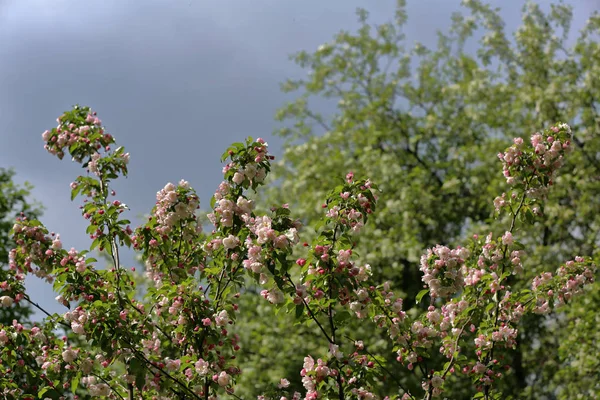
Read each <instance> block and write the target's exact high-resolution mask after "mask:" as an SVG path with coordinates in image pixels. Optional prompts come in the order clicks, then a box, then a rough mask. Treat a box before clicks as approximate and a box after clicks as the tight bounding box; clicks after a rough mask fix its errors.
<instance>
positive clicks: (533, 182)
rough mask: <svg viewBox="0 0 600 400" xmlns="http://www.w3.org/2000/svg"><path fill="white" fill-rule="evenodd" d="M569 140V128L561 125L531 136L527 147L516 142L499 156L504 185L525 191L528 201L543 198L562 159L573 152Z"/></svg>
mask: <svg viewBox="0 0 600 400" xmlns="http://www.w3.org/2000/svg"><path fill="white" fill-rule="evenodd" d="M571 140H572V136H571V128H570V127H569V125H567V124H564V123H559V124H557V125H555V126H552V127H551V128H550V129H547V130H545V131H543V132H537V133H534V134H533V135H532V136H531V139H530V141H529V143H526V142H525V141H524V140H523V139H522V138H515V139H514V144H513V145H512V146H511V147H509V148H508V149H506V151H505V152H504V153H499V154H498V158H499V159H500V160H501V161H502V163H503V172H504V176H505V177H506V182H507V183H508V184H509V185H513V186H517V185H522V186H523V187H526V188H527V189H526V190H527V191H528V194H529V195H530V196H531V197H544V194H545V191H546V189H547V186H549V185H551V184H552V178H553V177H554V175H555V173H556V171H557V170H558V169H559V168H560V167H561V166H562V164H563V160H564V155H565V154H566V153H568V152H569V151H570V150H571V149H572V144H571Z"/></svg>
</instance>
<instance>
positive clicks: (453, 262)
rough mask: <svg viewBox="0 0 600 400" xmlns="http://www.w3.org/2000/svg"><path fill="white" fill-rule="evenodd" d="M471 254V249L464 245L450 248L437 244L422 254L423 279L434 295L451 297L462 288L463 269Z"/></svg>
mask: <svg viewBox="0 0 600 400" xmlns="http://www.w3.org/2000/svg"><path fill="white" fill-rule="evenodd" d="M469 255H470V254H469V250H468V249H466V248H464V247H459V248H457V249H450V248H448V247H446V246H441V245H437V246H435V247H434V248H432V249H428V250H427V253H426V254H424V255H423V256H421V268H420V269H421V272H423V277H422V280H423V282H425V284H426V285H427V286H428V287H429V289H430V293H431V296H432V297H449V296H451V295H453V294H454V293H456V292H458V291H459V290H460V289H461V288H462V286H463V284H464V282H463V280H464V278H463V274H462V269H463V266H464V262H465V260H466V259H467V258H469Z"/></svg>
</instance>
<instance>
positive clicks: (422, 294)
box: [415, 289, 429, 304]
mask: <svg viewBox="0 0 600 400" xmlns="http://www.w3.org/2000/svg"><path fill="white" fill-rule="evenodd" d="M427 293H429V289H423V290H421V291H420V292H419V293H417V297H415V302H416V303H417V304H419V303H420V302H421V299H422V298H423V296H425V295H426V294H427Z"/></svg>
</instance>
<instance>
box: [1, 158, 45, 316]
mask: <svg viewBox="0 0 600 400" xmlns="http://www.w3.org/2000/svg"><path fill="white" fill-rule="evenodd" d="M14 176H15V171H13V170H12V169H6V168H0V282H4V281H6V280H7V274H8V253H9V252H10V250H11V249H12V248H13V247H14V243H13V242H12V240H11V237H10V235H9V234H8V233H9V232H10V230H11V229H12V227H13V225H14V223H15V218H16V217H18V216H19V215H20V214H21V213H23V214H24V215H25V216H27V217H28V218H38V217H39V216H40V215H41V212H42V207H41V205H40V204H38V203H36V202H34V201H31V199H29V195H30V192H31V189H32V187H31V185H29V184H28V183H27V182H25V183H24V184H23V185H18V184H16V183H15V182H14ZM32 313H33V312H32V309H31V307H30V306H29V304H27V303H26V302H25V301H21V302H19V303H18V304H16V305H14V306H12V307H0V325H11V324H12V321H13V319H16V320H17V321H19V322H21V323H23V322H24V321H28V320H29V317H30V316H31V314H32Z"/></svg>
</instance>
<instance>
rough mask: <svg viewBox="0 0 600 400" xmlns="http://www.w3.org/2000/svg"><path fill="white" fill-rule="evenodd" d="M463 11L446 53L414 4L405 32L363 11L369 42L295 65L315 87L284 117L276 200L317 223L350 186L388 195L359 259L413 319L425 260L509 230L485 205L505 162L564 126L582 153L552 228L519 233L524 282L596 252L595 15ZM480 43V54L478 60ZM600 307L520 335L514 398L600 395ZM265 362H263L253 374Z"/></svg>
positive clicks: (447, 35) (548, 223) (470, 6)
mask: <svg viewBox="0 0 600 400" xmlns="http://www.w3.org/2000/svg"><path fill="white" fill-rule="evenodd" d="M463 6H464V9H463V11H462V12H457V13H455V14H454V15H453V16H452V26H451V29H450V30H449V31H448V32H439V34H438V44H437V47H434V48H428V47H426V46H425V45H423V44H420V43H408V42H407V41H406V40H405V37H404V34H403V33H402V27H403V25H404V24H405V23H406V21H407V18H409V17H410V16H409V15H407V14H406V10H405V4H404V2H403V1H399V2H398V6H397V11H396V14H395V17H394V20H393V21H392V22H389V23H385V24H381V25H373V24H371V23H369V18H368V11H367V10H358V18H359V22H360V24H361V26H360V29H358V31H356V32H347V31H341V32H340V33H339V34H338V35H336V36H335V37H334V38H333V40H332V41H330V42H328V43H325V44H323V45H321V46H320V47H319V48H318V49H317V50H316V51H315V52H307V51H302V52H299V53H297V54H295V55H294V56H293V59H294V60H295V61H296V63H297V64H298V65H300V66H301V67H303V68H304V69H305V70H306V72H307V76H308V77H307V78H305V79H299V80H290V81H288V82H285V83H284V84H283V85H282V88H283V90H284V91H286V92H292V93H297V99H296V100H295V101H293V102H291V103H289V104H287V105H286V106H284V107H283V108H282V109H281V110H280V111H279V113H278V114H277V118H278V119H279V120H280V121H282V122H283V127H282V128H281V129H280V130H279V131H278V133H279V134H280V135H281V136H283V137H284V138H286V139H287V145H286V146H285V154H284V157H283V159H282V160H281V161H280V162H279V163H278V164H277V166H276V168H275V170H274V173H275V175H276V177H277V179H278V182H280V183H281V184H280V186H279V187H277V188H275V189H273V190H272V191H271V198H270V203H269V202H266V203H268V204H271V203H273V204H280V203H281V202H283V201H288V202H290V199H293V201H291V202H290V206H291V207H293V208H294V209H298V210H301V213H300V214H301V215H303V216H305V220H304V222H306V223H307V225H309V226H310V225H311V224H312V223H313V221H317V220H318V216H319V214H320V201H321V199H322V198H323V196H324V195H325V193H326V192H327V191H328V188H330V187H331V186H332V185H334V184H335V183H336V182H337V179H339V176H342V174H344V173H346V172H348V171H353V172H354V173H356V174H357V175H359V176H369V177H371V178H372V179H373V180H374V181H375V182H379V183H380V188H381V191H382V192H381V198H380V202H379V208H378V211H377V214H376V215H375V217H374V220H373V223H372V224H371V225H369V226H367V227H366V228H365V230H364V231H363V232H362V234H361V235H360V237H359V238H357V241H358V243H357V247H356V251H357V254H360V256H361V259H362V260H363V261H365V262H368V263H370V264H371V267H372V268H373V271H374V273H375V274H378V276H379V277H380V278H381V279H382V280H389V281H391V282H393V286H394V287H396V288H397V289H399V290H401V292H402V293H403V294H404V295H405V299H406V302H405V305H406V306H414V302H412V301H411V299H414V298H415V296H416V294H417V293H418V292H419V291H420V290H421V288H422V284H423V283H422V282H421V276H420V273H419V268H418V263H419V257H420V255H421V254H422V252H423V250H424V249H425V248H426V247H430V246H433V245H436V244H456V243H458V242H459V241H460V240H461V239H463V238H465V237H468V236H469V235H470V234H472V233H474V232H481V231H482V230H483V231H485V230H489V231H492V230H493V229H494V227H497V226H498V224H499V223H502V221H498V220H496V219H495V216H494V209H493V207H491V206H490V204H489V203H488V202H486V199H487V198H489V197H490V196H492V195H493V194H494V193H497V192H498V191H499V190H501V189H500V188H501V183H502V181H503V179H504V177H503V176H502V174H499V173H498V172H497V169H496V168H494V165H496V164H497V162H498V161H497V158H496V157H494V156H493V155H494V154H496V153H497V152H499V151H501V150H502V149H503V148H504V144H505V143H506V141H507V140H510V138H511V137H513V136H522V137H526V138H527V137H530V136H531V135H532V134H533V133H534V132H536V131H537V130H538V129H539V128H540V127H545V126H549V125H551V124H553V123H555V122H557V121H565V122H567V123H569V124H570V125H571V126H572V128H573V132H575V136H574V142H575V144H576V149H575V151H574V153H573V154H572V155H571V156H570V158H569V161H568V164H567V166H566V172H565V173H564V174H563V175H561V177H560V178H558V179H557V180H556V182H554V187H553V190H552V192H551V194H550V196H551V198H552V199H553V202H552V203H551V204H552V205H549V206H548V207H546V208H545V209H544V210H542V211H541V212H543V213H544V215H545V219H544V221H542V222H537V223H536V224H535V225H534V226H532V227H531V228H527V229H526V231H525V232H524V233H523V234H524V236H525V237H526V239H524V240H525V241H526V242H527V244H528V246H531V248H532V251H531V253H530V254H529V253H528V255H527V261H526V262H525V273H526V274H527V275H528V276H533V275H535V274H537V273H540V272H541V271H546V270H548V269H549V268H552V265H555V264H556V263H557V262H559V261H560V260H562V259H564V258H565V257H567V254H568V253H569V252H571V251H573V250H574V249H576V250H577V251H578V252H579V253H581V254H582V255H588V256H595V257H596V258H597V257H598V254H599V253H598V242H599V237H598V234H599V230H600V213H599V212H598V210H600V204H599V202H600V135H598V134H599V133H600V114H599V110H598V107H600V103H599V99H600V82H599V78H598V77H599V76H600V75H599V73H600V47H599V44H598V39H599V33H600V16H599V14H598V13H597V12H596V13H594V14H593V15H590V18H589V19H588V20H587V22H586V25H585V27H584V28H583V29H582V30H581V31H580V32H578V33H577V36H576V37H575V36H574V35H575V34H576V33H575V32H572V30H571V21H572V15H573V14H572V7H571V6H568V5H565V4H562V3H556V4H551V5H549V7H548V5H547V4H536V3H534V2H527V3H526V5H524V6H523V10H522V22H521V25H520V26H519V27H518V28H517V29H516V31H514V32H507V31H506V27H505V25H506V24H505V22H504V21H503V20H502V18H501V16H500V12H499V10H498V9H494V8H492V7H491V6H489V5H488V4H486V3H485V2H484V1H478V0H471V1H464V2H463ZM473 44H476V46H477V50H476V51H475V52H473V51H467V50H466V49H467V48H472V45H473ZM316 99H327V100H330V101H331V102H334V103H335V104H336V108H335V112H334V113H330V112H328V113H325V112H320V111H322V110H320V109H319V108H315V107H313V106H311V105H312V104H314V103H317V104H318V103H319V102H315V100H316ZM321 103H322V102H321ZM597 290H598V288H597V287H596V288H595V289H592V291H597ZM597 300H598V297H597V296H595V295H592V296H589V297H586V299H585V300H580V302H578V303H576V305H575V306H574V307H573V308H571V309H570V311H568V312H565V313H563V314H561V315H560V316H559V317H555V318H547V317H532V318H530V319H527V320H525V321H524V322H523V323H522V329H521V330H520V332H521V333H520V334H519V345H518V349H517V352H516V354H515V356H514V357H515V358H514V360H513V361H512V363H513V365H514V367H515V368H514V371H513V373H512V374H511V375H510V376H509V379H507V380H506V381H505V384H506V386H505V387H504V388H503V389H504V390H505V394H506V395H507V396H508V395H513V396H514V397H515V398H521V397H522V398H525V397H533V398H543V396H547V398H564V399H567V398H575V396H583V397H581V398H584V397H587V396H591V397H594V396H598V393H600V386H599V385H598V379H597V378H598V375H597V371H598V368H599V366H600V364H599V362H600V361H599V359H598V357H597V356H596V354H598V353H600V349H599V348H598V343H600V341H599V339H600V337H598V333H597V332H595V331H593V330H592V331H590V330H589V328H590V327H591V326H594V324H596V323H597V322H598V315H600V314H599V313H598V312H597V311H598V308H599V306H600V304H599V303H598V301H597ZM415 307H416V308H418V306H415ZM258 310H259V311H258V312H259V314H258V315H257V317H258V316H262V315H261V314H260V308H259V309H258ZM413 311H416V310H413ZM240 324H241V322H240ZM352 329H360V327H359V326H353V327H352ZM365 329H369V328H365ZM276 332H278V330H277V328H274V330H273V333H272V334H271V336H269V338H268V339H266V338H265V337H264V336H263V339H262V340H263V341H264V342H268V343H271V346H272V348H274V349H277V352H281V347H282V346H284V347H285V346H287V348H288V349H290V348H292V347H293V346H297V345H298V343H297V341H295V340H294V339H290V340H289V342H288V344H287V345H285V339H286V337H282V336H281V335H278V334H277V333H276ZM309 334H310V332H304V333H302V334H301V335H309ZM292 341H293V342H292ZM302 343H304V342H303V341H302ZM575 343H579V345H578V346H576V347H577V348H580V349H581V351H576V352H575V353H576V354H575V353H573V352H572V350H573V349H574V344H575ZM376 344H377V342H376V341H375V343H374V345H376ZM269 358H270V357H268V356H267V355H265V354H261V356H260V357H258V356H257V357H254V358H252V359H251V361H250V364H254V363H260V361H261V360H267V359H269ZM279 367H281V365H280V366H279ZM290 368H293V366H290ZM242 379H246V378H242ZM248 379H249V381H252V380H254V381H256V380H259V381H260V380H261V378H260V377H257V376H256V375H255V374H250V377H248ZM414 384H415V385H417V384H418V382H414ZM460 396H461V395H460V392H457V393H455V394H454V396H452V395H451V396H450V398H458V397H460Z"/></svg>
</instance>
